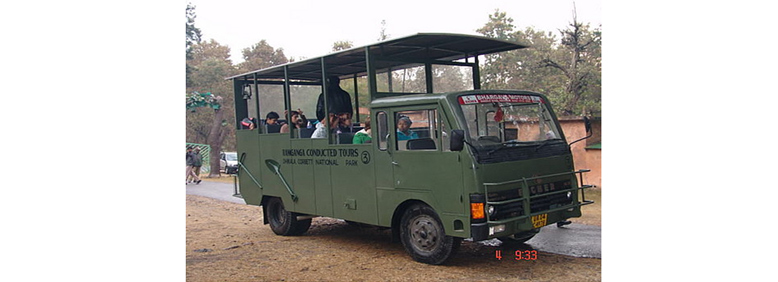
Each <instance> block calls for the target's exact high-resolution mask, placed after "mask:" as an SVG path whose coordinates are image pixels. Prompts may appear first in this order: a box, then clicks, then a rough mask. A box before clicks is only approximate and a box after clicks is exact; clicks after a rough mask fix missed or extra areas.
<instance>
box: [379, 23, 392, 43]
mask: <svg viewBox="0 0 778 282" xmlns="http://www.w3.org/2000/svg"><path fill="white" fill-rule="evenodd" d="M389 37H391V36H390V35H389V34H386V20H381V33H379V34H378V41H384V40H387V39H389Z"/></svg>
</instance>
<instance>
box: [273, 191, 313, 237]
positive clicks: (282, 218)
mask: <svg viewBox="0 0 778 282" xmlns="http://www.w3.org/2000/svg"><path fill="white" fill-rule="evenodd" d="M266 212H267V218H268V222H269V223H270V229H271V230H273V233H275V234H276V235H282V236H296V235H302V234H303V233H305V232H306V231H308V228H310V227H311V219H310V218H309V219H306V220H297V213H293V212H289V211H287V210H286V209H285V208H284V202H283V201H281V199H280V198H275V197H274V198H270V199H269V200H268V201H267V209H266Z"/></svg>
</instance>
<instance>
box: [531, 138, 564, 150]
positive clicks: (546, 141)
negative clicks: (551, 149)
mask: <svg viewBox="0 0 778 282" xmlns="http://www.w3.org/2000/svg"><path fill="white" fill-rule="evenodd" d="M554 140H561V139H558V138H555V139H546V140H543V142H542V143H540V145H539V146H537V147H535V152H537V151H538V150H540V148H542V147H543V146H546V144H548V143H549V142H550V141H554Z"/></svg>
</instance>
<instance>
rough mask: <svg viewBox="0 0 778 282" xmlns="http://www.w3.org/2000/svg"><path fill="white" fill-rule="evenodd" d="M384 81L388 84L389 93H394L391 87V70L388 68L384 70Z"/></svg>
mask: <svg viewBox="0 0 778 282" xmlns="http://www.w3.org/2000/svg"><path fill="white" fill-rule="evenodd" d="M386 81H387V83H388V84H389V93H392V92H394V89H393V87H392V68H388V69H387V70H386Z"/></svg>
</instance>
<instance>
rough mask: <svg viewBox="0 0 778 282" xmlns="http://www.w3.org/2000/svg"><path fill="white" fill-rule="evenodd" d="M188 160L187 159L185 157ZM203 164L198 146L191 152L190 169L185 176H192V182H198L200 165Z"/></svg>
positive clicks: (200, 180)
mask: <svg viewBox="0 0 778 282" xmlns="http://www.w3.org/2000/svg"><path fill="white" fill-rule="evenodd" d="M187 160H188V159H187ZM201 166H203V158H202V157H201V156H200V148H195V149H194V152H192V154H191V170H188V173H189V174H188V175H187V177H191V178H192V182H194V183H195V184H200V182H202V181H203V180H202V179H200V167H201Z"/></svg>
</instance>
